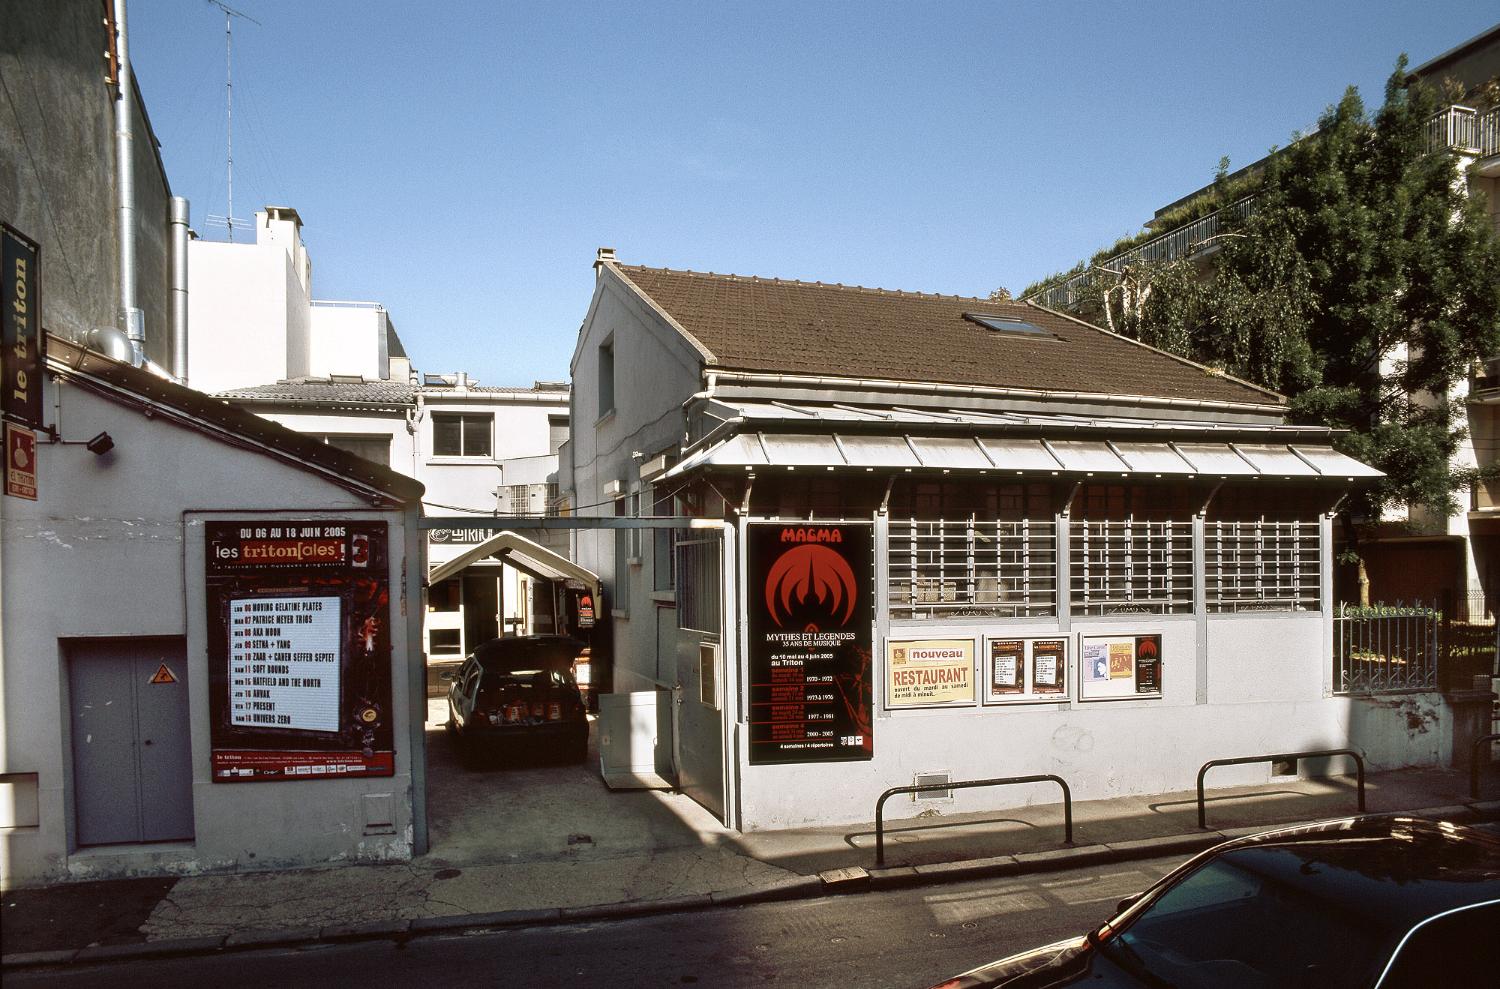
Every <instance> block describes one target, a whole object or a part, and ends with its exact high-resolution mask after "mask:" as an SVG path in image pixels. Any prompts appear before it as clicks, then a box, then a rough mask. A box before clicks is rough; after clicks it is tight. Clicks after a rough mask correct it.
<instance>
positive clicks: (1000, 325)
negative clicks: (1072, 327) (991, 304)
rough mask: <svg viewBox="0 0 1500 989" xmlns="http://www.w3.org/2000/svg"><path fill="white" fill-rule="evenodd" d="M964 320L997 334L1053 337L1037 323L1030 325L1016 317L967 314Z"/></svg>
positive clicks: (976, 313)
mask: <svg viewBox="0 0 1500 989" xmlns="http://www.w3.org/2000/svg"><path fill="white" fill-rule="evenodd" d="M964 319H967V320H971V321H973V322H975V323H978V324H979V325H980V326H983V327H984V328H985V329H987V330H994V331H995V332H997V333H1018V334H1023V335H1025V336H1033V337H1050V336H1052V334H1051V333H1048V332H1047V331H1046V330H1044V329H1042V328H1041V327H1040V326H1037V325H1036V324H1035V323H1028V322H1026V321H1025V320H1024V319H1016V318H1015V317H1014V316H998V315H995V314H994V313H982V312H966V313H964Z"/></svg>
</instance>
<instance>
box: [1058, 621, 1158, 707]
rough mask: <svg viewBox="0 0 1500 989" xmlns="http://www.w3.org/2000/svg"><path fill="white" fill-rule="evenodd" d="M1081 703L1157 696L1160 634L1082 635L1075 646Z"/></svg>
mask: <svg viewBox="0 0 1500 989" xmlns="http://www.w3.org/2000/svg"><path fill="white" fill-rule="evenodd" d="M1078 665H1079V669H1080V681H1081V683H1080V691H1079V699H1080V700H1085V701H1097V700H1120V699H1124V698H1130V697H1160V696H1161V675H1162V670H1161V667H1162V646H1161V635H1160V634H1150V635H1084V636H1081V637H1080V647H1079V663H1078Z"/></svg>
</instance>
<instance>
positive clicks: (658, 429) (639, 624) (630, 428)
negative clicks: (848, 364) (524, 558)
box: [564, 270, 703, 691]
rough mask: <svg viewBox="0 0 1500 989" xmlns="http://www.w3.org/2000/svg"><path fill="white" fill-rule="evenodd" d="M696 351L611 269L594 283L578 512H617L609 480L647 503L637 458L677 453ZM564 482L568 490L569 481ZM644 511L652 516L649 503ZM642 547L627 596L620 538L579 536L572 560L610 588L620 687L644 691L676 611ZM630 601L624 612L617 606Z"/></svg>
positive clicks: (576, 467)
mask: <svg viewBox="0 0 1500 989" xmlns="http://www.w3.org/2000/svg"><path fill="white" fill-rule="evenodd" d="M606 341H612V342H613V348H614V368H615V381H614V393H615V406H614V409H613V410H604V409H601V408H600V407H599V394H598V391H597V382H598V373H599V347H600V345H601V344H603V343H605V342H606ZM702 367H703V365H702V362H701V359H700V358H699V356H698V353H697V351H696V350H694V349H693V347H692V346H691V345H690V344H688V342H687V341H686V340H684V339H683V338H682V337H681V336H680V335H679V334H677V333H676V332H675V331H673V330H672V329H671V328H670V327H669V326H667V325H665V323H664V322H663V321H662V319H661V317H660V315H659V314H657V313H656V311H655V310H654V309H653V308H651V307H650V306H649V305H648V304H647V303H646V302H645V301H644V300H643V299H641V297H640V296H639V295H638V294H637V293H636V292H635V291H634V290H632V289H631V288H629V287H627V286H625V285H624V284H623V283H621V282H620V280H619V279H618V278H616V277H615V276H614V275H613V274H611V273H609V272H608V271H607V270H605V271H604V272H603V273H602V274H601V276H600V278H599V280H598V281H597V282H596V284H595V289H594V297H593V301H592V302H591V303H590V305H589V312H588V316H587V317H586V318H585V319H584V323H583V327H582V328H581V329H580V331H579V341H578V346H577V348H576V349H575V351H574V355H573V362H572V366H571V373H572V376H573V392H572V431H571V433H570V434H569V441H568V457H569V467H570V473H571V479H572V483H573V488H574V497H573V504H574V506H575V512H576V514H579V515H613V514H614V505H613V503H612V500H611V496H610V495H609V494H608V493H606V485H607V484H608V483H609V482H611V481H619V482H622V483H623V484H624V486H625V490H626V491H627V492H630V491H636V492H638V493H640V494H641V495H642V498H643V500H645V501H646V503H647V506H649V497H650V488H649V485H644V486H643V485H642V484H641V482H640V461H638V460H637V459H636V458H635V456H634V454H635V453H640V454H642V455H643V458H642V459H650V458H651V457H652V456H655V455H656V454H657V453H660V452H661V451H662V450H666V449H671V450H673V451H675V450H676V448H677V445H678V443H680V442H681V440H682V436H683V417H682V413H681V405H682V403H683V402H684V401H686V400H687V398H688V397H689V396H691V395H692V394H693V393H695V392H696V391H698V390H699V389H700V388H701V387H702ZM566 483H567V482H566V479H565V480H564V484H566ZM642 511H643V512H645V513H649V507H643V508H642ZM641 538H642V539H643V541H644V545H643V547H642V549H643V552H642V554H641V557H640V559H641V561H642V562H641V564H640V565H639V566H631V567H629V581H630V584H629V587H628V588H626V589H625V594H624V595H623V596H622V595H621V593H620V590H621V589H620V588H619V587H617V586H616V584H615V566H614V562H615V536H614V533H613V532H612V531H606V530H578V532H577V533H576V535H575V536H574V556H573V559H574V560H576V561H577V562H578V563H580V564H582V565H583V566H585V567H588V568H589V569H590V570H592V571H594V572H595V573H597V574H598V575H599V576H600V578H601V579H602V580H603V582H604V595H605V601H606V606H607V607H609V608H610V609H612V610H613V612H614V619H615V621H614V636H615V639H614V643H615V644H614V650H615V690H617V691H626V690H641V689H647V688H649V687H650V686H651V684H652V682H653V676H652V674H654V672H655V666H656V651H657V643H656V614H655V610H656V606H657V605H658V604H660V605H663V606H670V604H671V603H672V595H671V594H670V593H666V594H660V593H655V592H653V591H652V589H651V584H652V574H651V564H650V555H651V552H650V550H651V546H650V543H649V540H650V535H649V533H647V534H644V535H643V536H642V537H641ZM622 604H625V605H626V607H623V608H622V607H621V605H622Z"/></svg>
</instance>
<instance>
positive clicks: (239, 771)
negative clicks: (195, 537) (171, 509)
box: [204, 518, 396, 783]
mask: <svg viewBox="0 0 1500 989" xmlns="http://www.w3.org/2000/svg"><path fill="white" fill-rule="evenodd" d="M204 530H205V534H204V535H205V539H204V545H205V566H204V569H205V575H204V576H205V585H206V590H207V595H206V597H207V603H208V672H209V717H210V720H211V724H210V732H209V738H210V743H211V749H212V757H211V765H212V779H213V781H214V782H215V783H241V782H262V781H269V780H309V779H330V778H338V777H345V778H347V777H352V776H391V775H393V774H394V773H395V769H396V763H395V744H394V734H393V730H392V725H391V602H390V578H389V562H388V556H387V553H388V550H387V532H386V523H384V522H365V521H360V522H349V521H327V520H318V521H302V520H275V521H272V520H268V519H264V518H262V519H255V520H251V521H239V522H208V523H206V524H205V526H204Z"/></svg>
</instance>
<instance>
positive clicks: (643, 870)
mask: <svg viewBox="0 0 1500 989" xmlns="http://www.w3.org/2000/svg"><path fill="white" fill-rule="evenodd" d="M600 789H601V791H602V788H600ZM1044 789H1045V788H1044V787H1040V786H1039V787H1038V788H1037V792H1038V798H1039V799H1052V797H1051V795H1050V794H1044V793H1043V791H1044ZM1366 790H1367V795H1366V807H1367V812H1368V813H1397V812H1403V813H1421V814H1422V815H1424V816H1441V817H1444V818H1447V819H1450V820H1461V821H1471V822H1474V821H1496V820H1500V800H1496V799H1494V797H1495V796H1497V794H1496V792H1495V791H1496V787H1495V785H1494V783H1493V781H1490V782H1489V783H1488V785H1487V786H1486V788H1485V790H1484V791H1482V793H1481V796H1485V797H1488V798H1489V799H1488V800H1481V801H1479V802H1472V803H1471V802H1468V800H1467V796H1468V779H1467V776H1466V775H1464V774H1461V773H1458V772H1453V771H1441V770H1403V771H1400V772H1392V773H1382V774H1376V775H1372V776H1370V777H1369V778H1368V779H1367V781H1366ZM1052 792H1055V790H1054V791H1052ZM539 799H542V798H539ZM619 800H635V801H637V802H638V803H640V802H649V812H648V814H647V815H646V816H644V817H642V816H639V815H637V816H635V817H628V816H626V815H617V814H611V813H610V811H609V806H610V804H611V803H612V802H615V801H619ZM912 807H913V805H912V804H911V803H910V802H903V801H902V800H900V799H899V798H897V799H893V800H892V801H890V802H889V803H888V805H887V818H888V820H887V826H886V830H887V835H886V842H885V851H886V863H885V868H883V869H877V868H876V867H875V851H874V847H875V838H874V828H873V825H870V826H864V827H856V828H821V829H806V830H788V831H777V832H766V833H753V834H745V835H741V834H736V833H734V832H731V831H728V830H726V829H724V828H723V827H722V826H721V825H720V824H719V823H718V822H717V821H716V820H714V819H713V818H712V817H711V816H710V815H709V814H707V812H705V811H703V809H702V808H700V807H698V806H697V805H696V804H693V803H692V802H691V801H690V800H688V799H687V798H685V797H682V796H680V795H672V794H661V793H656V794H647V793H634V794H610V793H602V796H601V797H600V798H599V801H598V803H597V805H594V806H588V807H583V808H577V810H578V811H579V812H578V813H577V814H575V815H574V816H573V821H574V822H575V824H574V826H576V827H578V828H580V829H581V830H580V831H578V832H575V833H572V834H569V835H567V836H566V844H563V843H562V840H561V836H559V840H558V842H557V847H556V848H555V849H554V850H552V851H549V852H546V853H542V854H539V853H535V852H533V853H531V854H529V855H528V854H527V853H526V852H525V851H524V850H523V846H522V844H521V843H520V842H519V839H515V838H511V839H508V838H507V835H505V834H502V833H500V832H501V831H502V830H503V829H501V828H499V827H496V828H495V829H494V832H495V833H493V834H490V835H488V837H487V838H486V840H484V841H478V842H476V840H475V838H476V836H475V835H468V836H462V835H455V834H453V833H451V832H450V833H445V835H446V836H445V838H444V840H443V841H441V842H439V841H436V840H435V842H434V849H435V850H434V853H432V854H429V855H427V856H424V857H422V858H420V859H417V860H415V861H412V862H409V863H400V864H392V865H380V866H343V867H329V868H320V869H307V870H299V871H294V872H266V873H236V874H227V875H206V876H187V877H183V878H179V879H172V878H165V879H161V878H153V879H126V880H117V881H110V882H92V883H79V884H71V885H63V886H54V887H49V888H45V889H28V890H13V891H10V892H7V893H6V894H5V895H4V897H3V901H0V902H3V907H0V911H3V912H0V932H3V945H0V947H3V953H4V959H3V964H4V966H5V967H18V966H24V965H34V964H65V963H68V962H74V961H76V962H80V963H81V962H85V961H102V960H105V959H111V958H128V957H136V956H141V955H147V954H150V955H162V954H188V953H195V952H199V951H216V950H225V949H234V948H249V947H260V946H269V945H273V944H298V943H308V942H315V941H319V940H323V941H330V940H354V939H361V938H405V937H411V936H417V935H420V934H423V933H427V932H432V931H439V930H463V929H481V928H486V927H496V926H507V925H518V924H535V923H547V922H558V921H574V920H583V919H601V918H609V917H621V916H630V915H638V914H642V913H654V912H667V911H672V910H682V909H700V908H708V907H712V906H716V905H729V904H738V903H746V902H753V901H756V900H768V899H783V898H792V897H808V896H821V895H824V894H827V893H834V892H845V891H858V890H864V889H871V888H876V889H878V888H881V887H888V886H893V885H908V884H920V883H936V882H943V881H951V880H956V879H968V878H975V877H977V876H982V875H1004V874H1012V875H1013V874H1017V873H1024V872H1032V871H1041V870H1044V869H1063V868H1075V867H1079V866H1083V865H1088V864H1090V863H1094V862H1113V861H1121V860H1126V859H1130V858H1149V857H1156V856H1162V855H1178V856H1181V857H1183V858H1186V857H1187V856H1188V855H1189V854H1191V853H1192V852H1194V851H1197V850H1199V849H1201V848H1204V847H1207V846H1209V845H1211V844H1213V843H1215V842H1217V841H1221V840H1224V839H1225V838H1226V837H1231V836H1235V835H1237V834H1239V833H1243V832H1244V831H1246V830H1247V829H1248V830H1260V829H1263V828H1266V827H1270V826H1275V825H1284V824H1291V823H1300V822H1305V821H1312V820H1322V819H1327V818H1336V817H1346V816H1350V815H1353V814H1355V813H1357V802H1356V793H1355V783H1354V778H1353V777H1333V778H1327V779H1312V780H1293V781H1290V782H1289V781H1284V780H1273V781H1271V782H1270V783H1266V784H1261V785H1258V786H1249V787H1236V788H1231V789H1220V790H1210V791H1209V793H1208V823H1209V827H1210V828H1212V829H1213V830H1209V831H1200V830H1199V829H1198V827H1197V802H1196V794H1195V793H1193V792H1191V791H1186V792H1179V793H1169V794H1162V795H1158V796H1153V797H1122V798H1117V799H1112V800H1098V801H1088V802H1082V803H1077V804H1075V805H1074V808H1073V812H1074V835H1073V838H1074V841H1073V844H1072V846H1068V845H1065V844H1064V842H1063V826H1062V825H1063V814H1062V805H1061V804H1060V803H1052V804H1037V805H1033V806H1030V807H1026V808H1020V809H1014V810H1006V811H1002V812H991V813H986V814H977V815H976V814H968V815H954V814H941V813H940V814H936V815H932V816H927V817H919V818H909V819H905V820H900V819H895V818H897V817H898V815H902V814H909V813H911V811H912ZM930 813H931V812H929V814H930ZM651 814H659V815H661V820H662V821H667V820H670V822H671V826H670V827H666V826H657V824H654V823H653V819H652V818H651V816H650V815H651ZM621 820H628V821H632V822H633V823H630V824H628V825H620V824H618V823H615V822H618V821H621ZM585 822H587V823H585ZM642 822H644V823H642ZM440 826H441V822H437V823H436V824H435V831H436V830H439V829H440ZM626 827H628V828H633V829H635V830H636V831H640V830H642V829H645V830H648V831H653V832H656V833H658V834H671V835H672V836H673V837H672V838H671V839H670V840H666V841H661V840H654V841H648V842H646V843H644V844H643V842H642V839H643V837H646V836H643V835H642V834H633V835H624V834H620V833H618V832H619V831H620V830H621V829H622V828H626Z"/></svg>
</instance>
